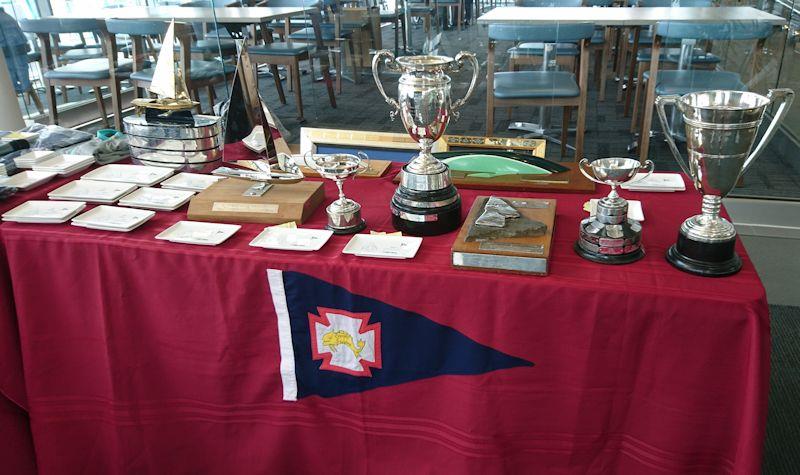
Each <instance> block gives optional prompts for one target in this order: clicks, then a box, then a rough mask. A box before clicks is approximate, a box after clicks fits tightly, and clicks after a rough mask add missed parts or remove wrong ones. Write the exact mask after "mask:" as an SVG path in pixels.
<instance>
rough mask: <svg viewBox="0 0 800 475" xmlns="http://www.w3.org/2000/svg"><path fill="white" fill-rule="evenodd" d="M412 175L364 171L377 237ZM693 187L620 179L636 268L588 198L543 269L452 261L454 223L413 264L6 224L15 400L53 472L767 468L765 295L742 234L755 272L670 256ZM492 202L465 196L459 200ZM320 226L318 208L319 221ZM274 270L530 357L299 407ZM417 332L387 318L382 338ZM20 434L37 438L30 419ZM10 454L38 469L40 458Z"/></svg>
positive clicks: (417, 347)
mask: <svg viewBox="0 0 800 475" xmlns="http://www.w3.org/2000/svg"><path fill="white" fill-rule="evenodd" d="M233 152H235V151H233ZM226 153H232V150H231V149H228V148H226ZM228 158H233V157H228ZM398 170H399V166H398V165H394V166H393V168H392V170H391V173H390V174H389V175H387V176H384V177H383V178H380V179H357V180H351V181H348V182H347V184H346V191H347V195H348V196H349V197H352V198H353V199H355V200H357V201H359V202H360V203H361V204H362V206H363V216H364V217H365V218H366V220H367V222H368V223H369V226H370V228H371V229H374V230H380V231H391V230H392V229H391V225H390V214H389V210H388V203H389V198H390V196H391V194H392V192H393V190H394V188H395V186H396V185H395V184H394V183H392V177H393V175H394V174H395V173H396V172H397V171H398ZM59 184H60V182H59V183H51V184H48V185H47V186H45V187H42V188H40V189H39V190H35V191H32V192H30V193H26V194H24V195H23V196H19V197H16V198H15V199H14V201H15V202H14V203H4V204H2V205H0V206H3V207H5V208H8V207H10V206H12V205H14V204H15V203H18V202H21V201H23V200H25V199H30V198H37V197H41V196H43V195H44V194H45V193H46V192H47V191H48V190H50V189H52V188H54V187H55V186H58V185H59ZM325 186H326V193H327V196H328V197H333V196H335V192H334V187H333V185H332V184H331V183H330V182H328V183H326V185H325ZM689 190H690V191H686V192H684V193H664V194H653V193H651V194H646V193H633V192H630V193H625V195H626V197H629V198H631V199H640V200H642V201H643V203H644V212H645V216H646V221H645V222H644V240H645V247H646V250H647V252H648V254H647V256H646V257H645V258H644V259H643V260H641V261H639V262H637V263H634V264H631V265H628V266H619V267H616V266H603V265H598V264H593V263H590V262H588V261H585V260H583V259H581V258H580V257H578V256H577V255H576V254H575V253H574V251H573V250H572V244H573V242H574V241H575V239H576V237H577V234H578V222H579V220H580V219H581V218H582V217H583V216H584V213H582V211H580V210H581V206H582V204H583V202H584V201H586V200H587V199H588V198H589V196H586V195H579V194H558V195H550V196H549V197H550V198H555V199H557V200H558V216H557V219H556V225H555V229H556V233H555V238H554V246H553V253H552V261H551V262H552V265H551V274H550V275H549V276H547V277H532V276H520V275H509V274H493V273H485V272H474V271H465V270H456V269H453V268H452V267H450V265H449V257H450V246H451V244H452V240H453V238H454V236H455V233H450V234H447V235H443V236H437V237H430V238H425V240H424V242H423V245H422V248H421V250H420V251H419V253H418V255H417V256H416V257H415V258H414V259H413V260H410V261H384V260H376V259H368V258H360V257H355V256H349V255H343V254H341V250H342V248H343V247H344V245H345V243H347V241H348V239H349V237H347V236H334V237H333V238H332V240H331V241H330V242H329V243H328V244H327V245H326V246H325V247H323V248H322V249H321V250H320V251H319V252H317V253H313V254H306V253H292V252H281V251H268V250H262V249H255V248H251V247H249V246H248V243H249V242H250V240H251V239H252V238H253V237H254V236H255V235H256V234H257V233H258V232H259V231H260V230H261V228H262V226H260V225H244V226H243V227H242V229H241V231H239V233H238V234H237V235H235V236H233V237H232V238H231V239H230V240H229V241H228V242H226V243H224V244H223V245H221V246H220V247H216V248H205V247H194V246H189V245H179V244H173V243H167V242H161V241H156V240H154V239H153V236H155V235H156V234H157V233H159V232H160V231H161V230H163V229H165V228H166V227H167V226H169V225H171V224H172V223H174V222H175V221H178V220H179V219H183V218H184V217H185V208H184V209H182V210H180V211H177V212H173V213H163V212H159V213H158V214H157V215H156V217H155V218H154V219H152V220H151V221H150V222H148V223H147V224H145V225H144V226H143V227H142V228H139V229H137V230H136V231H134V232H131V233H127V234H118V233H112V232H103V231H93V230H86V229H80V228H76V227H72V226H69V225H49V226H48V225H24V224H15V223H3V224H1V225H0V302H2V303H6V304H7V305H2V304H0V325H2V328H3V329H5V330H7V329H12V330H13V329H15V328H16V327H18V332H16V331H5V332H0V336H2V337H3V338H4V339H6V340H10V341H3V342H0V343H4V344H2V345H0V351H3V352H4V353H8V354H7V355H6V354H0V392H1V393H2V394H3V395H5V396H6V398H7V399H8V401H13V402H15V403H17V404H18V405H19V406H21V407H23V408H24V409H25V410H26V411H27V412H28V413H29V414H30V423H31V426H30V427H31V429H32V434H33V437H32V438H33V445H34V447H35V457H36V463H37V466H38V469H39V470H40V471H41V472H42V473H50V472H56V471H60V470H63V468H64V467H82V470H84V471H88V472H97V473H119V472H148V471H160V472H167V473H252V472H270V473H297V472H298V471H301V472H308V473H312V472H317V473H318V472H325V471H327V472H330V470H331V469H332V468H333V469H334V471H342V472H347V473H372V472H376V471H379V472H380V473H387V474H392V473H409V472H412V473H434V472H438V473H501V472H502V473H554V472H558V473H564V472H570V473H571V472H578V473H587V472H603V473H634V474H640V473H653V472H658V473H687V472H701V473H719V472H725V473H729V472H732V473H741V474H750V473H757V472H758V471H759V469H760V462H761V450H762V442H763V436H764V428H765V423H766V405H767V393H768V376H769V352H770V337H769V318H768V310H767V304H766V299H765V293H764V289H763V287H762V286H761V283H760V281H759V279H758V275H757V274H756V272H755V269H754V268H753V265H752V263H751V262H750V260H749V259H748V257H747V255H746V254H745V253H744V249H743V248H742V246H741V244H740V243H739V244H738V251H739V252H740V253H741V254H742V258H743V261H744V268H743V270H742V271H741V272H740V273H739V274H737V275H735V276H732V277H729V278H724V279H704V278H701V277H697V276H693V275H688V274H684V273H681V272H679V271H678V270H676V269H673V268H672V267H671V266H670V265H669V264H668V263H667V262H666V261H665V260H664V258H663V255H664V252H665V250H666V249H667V247H668V246H669V245H670V244H671V243H672V242H673V241H674V239H675V237H676V234H677V231H678V226H679V224H680V222H681V221H682V220H683V219H684V218H685V217H686V216H687V215H689V214H691V213H692V212H695V211H696V209H697V208H698V207H699V202H700V199H699V196H698V195H697V194H696V193H695V192H694V191H691V188H689ZM603 191H607V190H598V193H596V194H595V195H594V196H596V197H599V196H601V195H602V194H603ZM479 194H486V191H483V192H479V191H475V190H466V189H463V190H461V195H462V198H463V200H464V207H463V211H464V213H466V211H467V210H468V208H469V206H470V205H471V203H472V201H473V200H474V199H475V197H476V196H478V195H479ZM502 195H506V196H531V197H543V196H547V195H542V194H526V193H512V192H503V193H502ZM330 199H331V198H328V200H326V202H329V201H330ZM324 223H325V215H324V209H323V208H322V207H320V208H319V209H318V210H317V211H316V212H315V214H314V215H313V217H312V219H311V221H310V222H309V223H307V225H306V226H307V227H312V228H321V227H322V226H323V225H324ZM267 269H278V270H282V271H292V272H299V273H303V274H306V275H307V276H311V277H313V278H314V279H319V280H320V281H321V282H328V283H331V284H335V285H337V286H341V287H342V288H344V289H346V290H347V291H349V292H352V293H353V294H358V295H363V296H365V297H367V298H368V299H374V302H378V303H375V305H379V304H380V305H388V306H392V307H394V308H395V309H400V310H401V311H411V312H414V313H416V314H418V315H420V316H422V317H416V316H413V315H412V314H408V313H407V312H405V313H403V315H406V316H407V317H408V318H410V319H411V318H413V319H416V320H419V319H420V318H424V319H425V320H426V321H427V322H428V323H427V324H428V325H436V326H444V327H447V328H448V329H450V330H447V331H448V332H449V333H447V335H450V336H452V335H453V334H452V332H453V331H457V332H459V333H460V334H461V335H463V336H464V337H466V338H468V339H470V340H472V341H474V342H477V343H480V344H481V345H485V346H486V347H487V348H490V349H492V350H496V351H500V352H503V353H504V354H506V355H510V356H513V357H515V358H520V359H522V360H525V361H527V362H532V363H533V364H534V366H528V365H525V366H517V367H510V368H508V369H501V370H495V371H486V372H480V374H468V375H453V374H450V375H442V376H435V377H426V378H424V379H417V380H414V381H409V382H403V383H401V384H396V385H388V386H384V387H379V388H375V389H369V390H365V391H363V392H356V393H351V394H345V395H341V396H335V397H319V396H308V397H305V398H301V399H300V400H299V401H297V402H288V401H283V400H282V394H283V391H282V388H283V385H282V380H281V377H280V375H279V368H280V366H281V363H280V361H281V358H280V345H279V330H278V328H277V317H276V312H275V307H274V302H273V299H272V297H271V294H270V290H271V288H270V287H269V286H268V283H267V275H266V272H267ZM4 276H7V279H8V280H10V282H5V284H7V285H4V280H3V277H4ZM311 277H309V278H311ZM10 291H11V292H13V297H12V296H11V295H9V292H10ZM288 292H289V290H287V293H288ZM314 298H315V297H307V300H308V302H309V304H311V303H312V302H316V300H314ZM353 298H354V299H356V297H353ZM358 299H362V298H361V297H358V298H357V299H356V300H354V301H362V300H358ZM370 301H372V300H370ZM9 302H11V304H8V303H9ZM315 305H319V304H315ZM351 310H353V311H360V310H359V309H358V308H354V309H351ZM361 310H363V309H361ZM384 322H385V320H384ZM401 330H402V325H401V326H399V327H394V330H392V329H391V328H390V327H389V326H388V325H385V326H384V327H383V330H382V331H383V334H384V335H383V337H382V338H393V337H395V336H396V335H397V333H393V332H402V331H401ZM17 336H18V337H19V338H17ZM397 338H400V336H397ZM385 341H388V340H385ZM403 341H404V342H405V343H406V344H407V347H408V348H407V349H404V350H403V352H406V351H410V352H412V353H415V352H423V353H424V354H427V353H425V352H430V351H433V350H436V349H438V348H441V351H445V350H446V349H448V348H450V345H451V344H452V340H451V339H450V338H441V339H438V340H435V341H433V342H430V341H427V340H425V339H424V338H422V336H420V338H419V339H415V338H414V336H413V335H412V336H411V337H409V338H408V339H406V340H403ZM386 348H389V346H388V345H387V346H386ZM397 351H400V350H397ZM387 352H389V350H384V353H383V369H380V370H378V369H374V368H373V370H372V371H373V373H374V374H379V372H381V371H388V368H389V367H391V365H392V364H397V361H398V358H399V357H400V354H399V353H398V354H389V353H387ZM403 354H408V353H403ZM459 361H460V359H459ZM420 371H422V370H420ZM342 377H344V378H349V377H350V376H342ZM365 381H366V380H365ZM364 384H367V383H364ZM8 401H6V402H7V403H8ZM0 415H2V414H0ZM18 419H19V418H17V419H16V420H17V421H18ZM10 427H12V429H13V428H17V429H18V432H20V433H21V434H20V435H19V438H20V439H21V440H23V441H24V440H25V435H26V434H25V427H24V425H22V424H13V425H10ZM28 437H30V436H28ZM21 445H23V446H24V444H21ZM13 455H14V456H15V457H16V458H17V464H18V465H19V466H21V467H23V468H21V469H20V471H19V472H17V473H26V472H24V467H25V465H24V462H25V461H26V460H27V462H28V464H30V457H32V454H31V453H28V454H27V455H28V457H29V458H28V459H25V458H24V455H25V454H24V453H22V451H20V450H17V452H15V453H14V454H13ZM14 461H15V459H13V458H12V459H7V465H6V466H7V467H8V466H9V465H8V464H9V463H10V464H11V465H10V466H11V467H14V466H15V465H14ZM12 471H13V470H12Z"/></svg>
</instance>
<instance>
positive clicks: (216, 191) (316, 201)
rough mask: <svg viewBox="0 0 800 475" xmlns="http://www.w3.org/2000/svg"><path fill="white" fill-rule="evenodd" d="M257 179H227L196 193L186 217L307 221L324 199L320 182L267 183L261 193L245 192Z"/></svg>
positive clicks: (230, 220) (226, 221)
mask: <svg viewBox="0 0 800 475" xmlns="http://www.w3.org/2000/svg"><path fill="white" fill-rule="evenodd" d="M254 185H258V182H255V181H251V180H240V179H237V178H226V179H224V180H220V181H218V182H216V183H214V184H213V185H211V186H210V187H208V188H207V189H206V190H204V191H201V192H200V193H199V194H197V195H196V196H195V197H194V198H192V201H191V202H190V203H189V219H193V220H198V221H212V222H223V223H263V224H282V223H287V222H291V221H295V222H297V223H298V224H301V223H304V222H305V221H307V220H308V219H309V218H310V217H311V215H312V214H313V213H314V211H315V210H316V209H317V207H319V205H320V204H321V203H322V202H323V201H324V200H325V189H324V187H323V184H322V182H319V181H301V182H299V183H292V184H286V185H283V184H277V185H267V186H268V187H269V188H268V189H267V190H266V192H264V193H263V194H260V195H259V194H257V193H252V192H248V190H251V189H253V186H254Z"/></svg>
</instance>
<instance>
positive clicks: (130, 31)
mask: <svg viewBox="0 0 800 475" xmlns="http://www.w3.org/2000/svg"><path fill="white" fill-rule="evenodd" d="M106 28H107V29H108V32H109V33H110V34H112V35H120V34H124V35H128V36H129V37H130V38H131V43H132V49H133V53H132V56H133V72H132V73H131V75H130V81H131V82H132V83H133V85H134V86H135V87H136V88H137V94H136V95H137V97H139V91H138V88H146V87H148V86H149V84H150V83H151V82H152V80H153V73H154V72H155V66H152V67H151V64H150V62H149V61H148V57H149V54H148V53H147V52H146V49H145V42H146V40H147V39H148V38H152V37H159V36H163V35H164V34H165V33H166V31H167V28H168V24H167V23H165V22H163V21H148V20H106ZM175 38H177V40H178V51H179V54H180V62H181V72H182V73H183V77H184V80H185V81H186V87H187V88H188V89H189V91H190V93H191V94H192V95H193V96H194V99H195V100H196V101H197V102H200V94H199V90H200V89H201V88H206V89H207V91H208V100H209V103H210V105H211V107H213V105H214V100H215V94H214V85H215V84H220V83H223V82H225V80H226V78H228V79H230V78H232V77H233V74H234V72H235V71H236V67H235V66H233V65H232V64H227V63H222V62H220V61H215V60H211V61H203V60H192V59H191V55H190V52H191V43H192V38H193V36H192V28H191V27H190V25H188V24H185V23H176V24H175ZM163 47H173V46H172V45H162V48H163ZM197 107H198V109H202V108H201V106H199V105H198V106H197ZM200 112H202V111H201V110H200Z"/></svg>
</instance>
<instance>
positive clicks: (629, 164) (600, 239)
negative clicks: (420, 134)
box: [575, 158, 654, 264]
mask: <svg viewBox="0 0 800 475" xmlns="http://www.w3.org/2000/svg"><path fill="white" fill-rule="evenodd" d="M653 167H654V166H653V162H651V161H650V160H647V161H646V162H645V163H644V168H645V169H646V170H647V173H646V174H644V175H637V174H638V173H639V172H640V171H641V170H642V168H643V167H642V164H641V163H640V162H639V160H636V159H633V158H600V159H597V160H594V161H592V162H589V160H587V159H585V158H584V159H583V160H581V161H580V162H579V163H578V169H580V171H581V173H583V175H584V176H585V177H586V178H588V179H589V180H591V181H593V182H595V183H600V184H601V185H609V186H611V192H610V193H609V194H608V196H606V197H603V198H601V199H600V200H598V202H597V210H596V211H595V214H594V216H590V217H588V218H586V219H584V220H583V221H581V226H580V235H579V237H578V240H577V241H576V242H575V252H577V253H578V255H579V256H581V257H583V258H584V259H589V260H590V261H594V262H600V263H602V264H629V263H631V262H635V261H638V260H639V259H641V258H642V257H644V247H643V246H642V224H641V223H640V222H639V221H635V220H633V219H628V201H627V200H625V198H622V197H621V196H619V193H617V187H618V186H619V185H621V184H623V183H633V182H635V181H639V180H643V179H645V178H647V177H649V176H650V174H651V173H653ZM587 168H588V169H589V172H587V171H586V169H587Z"/></svg>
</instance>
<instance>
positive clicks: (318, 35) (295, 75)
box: [248, 0, 336, 121]
mask: <svg viewBox="0 0 800 475" xmlns="http://www.w3.org/2000/svg"><path fill="white" fill-rule="evenodd" d="M292 1H295V0H273V1H272V2H271V3H270V4H271V5H273V6H276V4H277V3H282V5H281V6H287V5H285V4H283V3H288V2H292ZM301 1H304V0H301ZM305 1H306V4H305V5H306V6H317V7H318V6H319V3H315V4H309V3H308V2H307V0H305ZM308 16H309V19H310V20H311V29H312V30H313V33H314V39H313V41H309V40H308V39H303V40H292V39H291V37H292V36H293V35H289V40H288V41H286V42H272V41H271V38H270V37H266V36H265V40H267V39H269V40H270V41H266V43H265V44H264V45H257V46H250V47H249V48H248V52H249V53H250V58H251V59H252V61H253V62H254V63H267V64H269V65H270V69H271V71H272V75H273V77H274V79H275V86H276V87H277V88H278V96H279V97H280V100H281V103H283V104H286V97H285V96H284V94H283V87H282V86H281V80H280V77H279V76H278V69H277V65H283V66H286V68H287V70H288V71H289V76H290V77H291V78H292V82H293V83H294V88H293V89H294V95H295V101H296V103H297V119H298V120H299V121H303V120H305V119H304V117H303V97H302V93H301V90H300V79H301V78H302V75H301V74H300V61H305V60H308V61H309V62H312V61H313V60H314V58H317V59H319V60H320V68H321V69H322V77H323V78H324V81H325V87H326V88H327V89H328V99H329V100H330V103H331V107H334V108H335V107H336V97H335V95H334V92H333V81H332V80H331V75H330V70H329V68H328V59H327V55H328V51H327V48H326V47H325V45H324V42H323V37H322V28H321V26H320V12H319V10H315V11H311V12H309V13H308ZM312 69H313V68H312Z"/></svg>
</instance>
